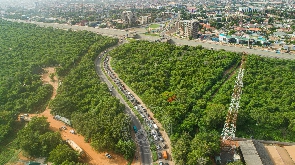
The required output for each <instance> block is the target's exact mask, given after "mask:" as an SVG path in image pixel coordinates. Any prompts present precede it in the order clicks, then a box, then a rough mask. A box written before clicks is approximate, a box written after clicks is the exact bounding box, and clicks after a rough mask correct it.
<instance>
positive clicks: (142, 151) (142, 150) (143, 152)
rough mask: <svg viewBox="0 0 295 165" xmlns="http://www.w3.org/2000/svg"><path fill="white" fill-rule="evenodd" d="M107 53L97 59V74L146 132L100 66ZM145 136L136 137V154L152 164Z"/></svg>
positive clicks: (145, 163)
mask: <svg viewBox="0 0 295 165" xmlns="http://www.w3.org/2000/svg"><path fill="white" fill-rule="evenodd" d="M108 51H109V50H108ZM106 53H108V52H103V53H101V54H100V55H99V56H98V57H97V58H96V59H95V70H96V72H97V75H98V76H99V78H100V80H101V81H103V82H105V83H106V84H107V86H108V87H109V89H111V90H110V92H111V94H112V95H113V96H115V97H117V98H118V99H119V100H120V102H121V103H122V104H124V105H125V107H126V109H125V112H126V113H127V114H128V115H129V117H130V118H131V121H132V124H133V126H136V127H137V129H138V131H139V132H141V131H143V132H144V129H143V128H142V125H141V124H140V122H139V120H138V118H137V117H136V115H135V114H134V113H133V111H132V110H131V108H130V107H129V106H128V104H127V103H126V102H125V100H124V99H123V97H122V96H121V94H119V92H118V91H117V90H115V89H113V88H112V87H113V85H112V83H111V82H110V81H109V79H108V78H107V77H106V75H105V74H104V72H103V70H102V69H103V68H101V66H100V64H101V62H102V61H101V60H102V59H103V57H104V55H105V54H106ZM138 135H139V134H138V133H137V134H136V135H135V136H138ZM144 136H146V134H142V135H141V136H140V137H136V138H135V139H137V140H136V141H135V142H136V143H137V146H138V147H139V148H138V151H139V153H136V154H137V156H139V157H140V159H141V164H142V165H151V164H152V162H153V161H152V156H151V150H150V145H149V141H148V140H146V139H147V137H144Z"/></svg>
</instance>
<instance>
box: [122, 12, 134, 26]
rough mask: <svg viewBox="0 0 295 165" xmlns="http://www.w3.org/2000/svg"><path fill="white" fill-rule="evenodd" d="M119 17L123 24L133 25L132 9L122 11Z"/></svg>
mask: <svg viewBox="0 0 295 165" xmlns="http://www.w3.org/2000/svg"><path fill="white" fill-rule="evenodd" d="M121 19H122V20H123V23H124V24H128V25H133V24H135V23H136V20H137V18H136V15H135V14H134V13H132V11H123V12H122V15H121Z"/></svg>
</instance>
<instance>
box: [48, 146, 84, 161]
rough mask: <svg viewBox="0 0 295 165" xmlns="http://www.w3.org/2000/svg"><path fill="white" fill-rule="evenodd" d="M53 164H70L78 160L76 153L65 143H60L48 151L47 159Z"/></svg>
mask: <svg viewBox="0 0 295 165" xmlns="http://www.w3.org/2000/svg"><path fill="white" fill-rule="evenodd" d="M48 160H49V161H50V162H53V163H54V164H56V165H58V164H63V163H64V164H71V162H77V161H78V153H77V152H76V151H74V150H73V149H71V148H70V147H69V146H68V145H66V144H60V145H58V146H57V147H56V148H55V149H53V150H52V151H51V152H50V156H49V159H48Z"/></svg>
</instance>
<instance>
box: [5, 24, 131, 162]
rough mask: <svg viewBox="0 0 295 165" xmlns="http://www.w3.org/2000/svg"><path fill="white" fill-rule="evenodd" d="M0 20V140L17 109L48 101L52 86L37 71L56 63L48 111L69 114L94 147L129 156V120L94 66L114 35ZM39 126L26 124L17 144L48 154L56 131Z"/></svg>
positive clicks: (31, 108) (37, 106) (32, 108)
mask: <svg viewBox="0 0 295 165" xmlns="http://www.w3.org/2000/svg"><path fill="white" fill-rule="evenodd" d="M0 24H1V26H0V31H1V33H0V43H1V44H0V54H1V56H0V66H1V70H0V75H1V78H2V79H1V80H0V84H1V85H0V114H1V116H0V133H1V134H0V142H1V140H2V139H3V138H5V135H6V134H7V132H9V131H10V130H12V129H11V122H13V121H14V120H15V119H16V117H17V114H18V113H19V112H35V111H37V110H39V111H41V110H42V108H43V107H45V106H46V104H47V102H48V100H49V99H50V96H51V95H52V86H51V85H48V84H47V85H44V84H43V83H42V81H41V79H40V78H41V76H40V75H41V73H42V72H43V69H42V68H43V67H47V66H55V67H56V71H57V75H58V76H59V81H60V82H59V84H60V87H59V89H58V92H57V93H58V94H57V96H56V98H55V99H54V100H53V101H52V102H51V108H52V113H54V114H59V115H62V116H65V117H68V118H69V119H71V120H72V124H73V126H74V127H75V128H76V130H77V131H78V132H79V133H81V134H83V135H84V136H85V137H86V140H87V141H91V145H92V146H93V147H94V148H95V149H96V150H99V151H102V150H108V149H109V150H115V151H117V152H118V153H121V154H123V155H124V156H125V157H126V158H130V155H131V154H130V151H134V148H135V145H134V143H133V142H132V143H130V138H131V136H130V130H129V127H130V119H129V117H127V115H125V114H124V106H123V105H122V104H120V103H119V101H118V100H116V99H115V98H114V97H113V96H111V95H110V93H109V90H108V88H107V86H106V85H105V84H104V83H101V82H100V81H99V79H98V76H97V74H96V72H95V69H94V59H95V57H96V56H97V55H98V54H99V53H100V52H102V51H104V50H105V49H107V48H108V47H110V46H112V45H115V44H116V43H117V42H118V41H117V39H112V38H108V37H103V36H101V35H97V34H94V33H92V32H87V31H78V32H73V31H71V30H69V31H65V30H58V29H53V28H41V27H38V26H36V25H32V24H24V23H13V22H7V21H4V20H1V21H0ZM34 121H35V120H33V121H32V122H33V123H34ZM29 124H30V123H29ZM30 125H31V124H30ZM40 126H42V125H39V126H38V128H41V127H40ZM42 128H44V130H42V129H41V130H36V129H35V128H33V126H29V127H26V128H25V129H23V130H22V131H21V132H20V133H19V134H18V141H19V146H20V147H21V148H22V149H24V150H25V151H27V152H28V153H29V154H30V155H31V156H46V155H47V156H48V153H49V152H50V151H52V150H53V149H54V148H55V147H56V146H57V144H58V143H51V141H52V140H53V141H55V140H56V141H58V140H57V137H59V135H58V134H55V133H51V132H47V131H48V130H47V129H48V127H47V125H43V127H42ZM123 130H125V131H123ZM49 142H50V143H49ZM124 147H129V150H128V149H127V148H125V149H124ZM126 150H128V151H129V152H126ZM69 162H71V161H70V160H69Z"/></svg>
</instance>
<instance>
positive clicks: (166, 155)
mask: <svg viewBox="0 0 295 165" xmlns="http://www.w3.org/2000/svg"><path fill="white" fill-rule="evenodd" d="M162 157H163V159H166V160H167V159H168V153H167V151H162Z"/></svg>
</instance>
